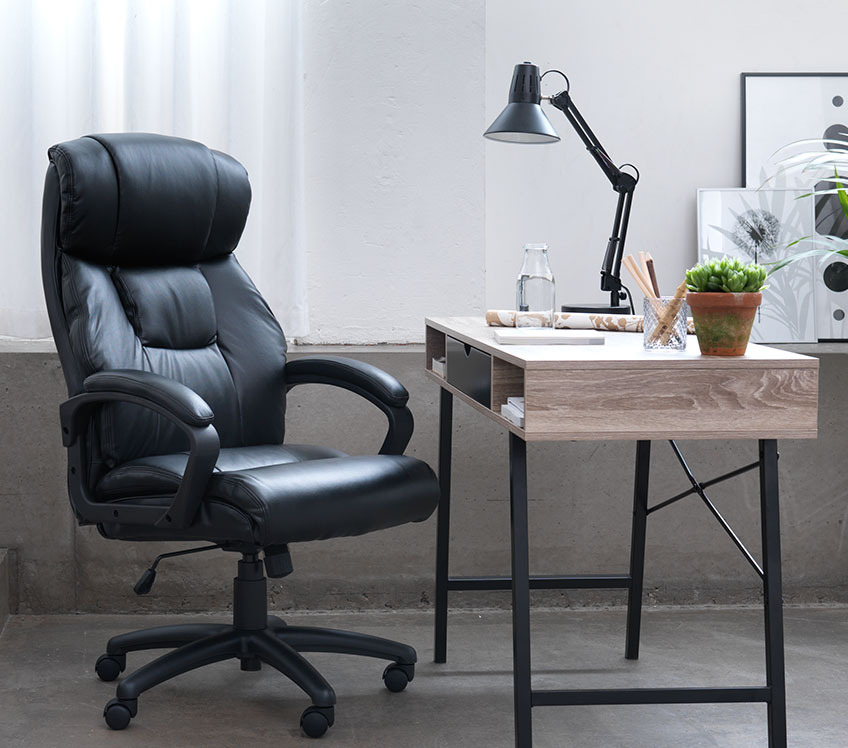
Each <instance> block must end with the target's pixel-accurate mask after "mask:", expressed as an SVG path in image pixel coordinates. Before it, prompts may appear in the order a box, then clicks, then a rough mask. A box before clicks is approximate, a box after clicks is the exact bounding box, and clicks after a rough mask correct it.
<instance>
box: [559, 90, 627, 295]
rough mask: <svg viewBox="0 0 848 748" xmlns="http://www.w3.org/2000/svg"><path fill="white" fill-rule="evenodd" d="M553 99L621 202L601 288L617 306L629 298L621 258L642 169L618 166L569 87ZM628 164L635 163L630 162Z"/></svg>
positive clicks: (616, 212) (602, 268) (619, 202)
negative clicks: (632, 171)
mask: <svg viewBox="0 0 848 748" xmlns="http://www.w3.org/2000/svg"><path fill="white" fill-rule="evenodd" d="M543 77H544V76H543ZM566 80H567V79H566ZM550 102H551V104H552V105H553V106H554V107H556V108H557V109H559V110H560V111H561V112H562V113H563V114H564V115H565V117H566V119H567V120H568V121H569V122H570V123H571V126H572V127H573V128H574V130H575V132H576V133H577V135H578V136H579V137H580V140H582V141H583V145H585V146H586V150H588V151H589V153H591V154H592V157H593V158H594V159H595V161H596V162H597V164H598V166H600V167H601V171H603V173H604V174H605V175H606V177H607V179H608V180H609V181H610V184H611V185H612V188H613V190H615V191H616V192H617V193H618V204H617V205H616V209H615V218H614V220H613V225H612V231H611V232H610V238H609V241H608V242H607V249H606V252H605V253H604V261H603V265H602V266H601V290H602V291H608V292H609V294H610V306H613V307H617V306H619V304H620V302H621V301H622V300H624V299H626V298H627V295H626V294H625V293H623V292H622V290H621V289H622V285H621V258H622V256H623V255H624V243H625V241H626V239H627V226H628V224H629V223H630V206H631V204H632V202H633V192H634V191H635V189H636V184H637V182H638V181H639V171H638V169H636V175H635V176H634V175H632V174H628V173H627V172H624V171H622V170H621V169H619V168H618V167H617V166H616V165H615V163H614V162H613V160H612V159H611V158H610V156H609V154H608V153H607V152H606V150H605V149H604V147H603V146H602V145H601V142H600V141H599V140H598V137H597V136H596V135H595V133H594V132H592V128H590V127H589V125H588V124H587V123H586V120H585V119H583V115H581V114H580V110H578V109H577V107H576V106H575V105H574V101H573V99H572V98H571V96H570V95H569V93H568V91H567V90H565V91H561V92H560V93H558V94H555V95H554V96H551V97H550ZM628 166H632V164H628ZM633 168H634V169H635V168H636V167H633Z"/></svg>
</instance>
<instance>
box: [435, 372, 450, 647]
mask: <svg viewBox="0 0 848 748" xmlns="http://www.w3.org/2000/svg"><path fill="white" fill-rule="evenodd" d="M452 440H453V394H452V393H450V392H448V391H447V390H446V389H444V388H442V389H441V394H440V396H439V488H440V489H441V497H440V499H439V509H438V514H437V515H436V631H435V647H434V654H433V661H434V662H446V661H447V656H448V555H449V550H450V482H451V450H452Z"/></svg>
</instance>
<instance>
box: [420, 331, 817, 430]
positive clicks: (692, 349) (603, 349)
mask: <svg viewBox="0 0 848 748" xmlns="http://www.w3.org/2000/svg"><path fill="white" fill-rule="evenodd" d="M426 326H427V337H426V356H427V363H426V368H427V374H428V376H430V377H431V378H432V379H434V380H435V381H436V382H438V383H439V385H440V386H441V387H444V388H445V389H447V390H449V391H450V392H452V393H453V394H454V395H456V396H457V397H459V398H460V399H462V400H464V401H465V402H467V403H468V404H469V405H471V406H472V407H474V408H476V409H477V410H479V411H481V412H482V413H484V414H485V415H487V416H488V417H489V418H491V419H492V420H494V421H496V422H497V423H499V424H500V425H501V426H503V427H504V428H506V429H508V430H509V431H511V432H512V433H514V434H516V435H517V436H520V437H521V438H523V439H524V440H526V441H559V440H598V439H626V440H639V439H813V438H815V437H816V433H817V418H818V367H819V361H818V359H816V358H813V357H810V356H803V355H801V354H798V353H792V352H790V351H782V350H778V349H777V348H770V347H768V346H763V345H755V344H750V345H749V346H748V351H747V353H746V354H745V355H744V356H740V357H724V356H702V355H701V354H700V352H699V350H698V342H697V340H696V339H695V336H694V335H690V336H688V340H687V348H686V350H685V351H679V352H665V351H663V352H656V351H645V350H644V349H643V346H642V335H641V334H640V333H625V332H605V333H604V335H605V338H606V340H605V344H604V345H499V344H498V343H496V342H495V340H494V334H493V328H491V327H488V326H487V325H486V322H485V320H484V319H482V318H477V317H436V318H431V319H427V320H426ZM446 337H451V338H454V339H455V340H458V341H460V342H461V343H463V344H467V345H468V346H470V347H471V348H475V349H477V351H480V352H482V353H483V354H485V355H488V356H490V357H491V369H490V387H491V390H490V394H491V398H490V402H491V407H487V406H486V405H484V404H482V403H481V402H478V401H477V400H475V399H474V398H473V397H471V396H470V395H469V394H467V393H466V392H464V391H462V390H461V389H459V388H457V387H456V386H454V385H453V384H452V383H451V380H452V378H454V377H452V372H451V371H450V365H448V371H447V373H446V378H444V377H441V376H439V375H438V374H436V373H435V372H433V371H432V359H433V357H434V356H444V355H445V346H446ZM478 358H479V357H478ZM516 396H518V397H521V396H523V397H524V412H525V421H524V428H518V427H517V426H514V425H513V424H512V423H510V422H509V421H507V420H506V419H505V418H503V417H502V416H501V415H500V406H501V405H502V404H503V403H505V402H506V399H507V397H516Z"/></svg>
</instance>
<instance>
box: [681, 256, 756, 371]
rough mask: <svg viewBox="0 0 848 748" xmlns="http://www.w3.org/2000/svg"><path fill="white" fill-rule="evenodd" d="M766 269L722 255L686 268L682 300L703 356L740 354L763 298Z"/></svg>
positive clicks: (743, 350)
mask: <svg viewBox="0 0 848 748" xmlns="http://www.w3.org/2000/svg"><path fill="white" fill-rule="evenodd" d="M766 275H767V271H766V269H765V268H764V267H762V266H761V265H757V264H756V263H755V262H751V263H748V264H747V265H746V264H744V263H742V262H740V261H739V260H737V259H735V258H730V257H722V258H721V259H720V260H719V259H716V260H710V261H709V262H706V263H704V264H701V263H698V264H697V265H695V267H693V268H690V269H689V270H687V271H686V288H687V289H688V290H689V293H688V294H687V295H686V303H687V304H689V308H690V309H691V310H692V317H693V318H694V320H695V334H696V335H697V337H698V345H699V346H700V347H701V353H703V354H704V355H706V356H742V355H744V353H745V349H746V348H747V347H748V338H749V337H750V336H751V328H752V327H753V325H754V317H755V316H756V313H757V307H758V306H759V305H760V303H761V302H762V300H763V295H762V293H761V291H762V290H763V288H765V286H764V285H763V284H764V283H765V280H766Z"/></svg>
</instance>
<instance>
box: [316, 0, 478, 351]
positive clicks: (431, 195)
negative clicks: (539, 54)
mask: <svg viewBox="0 0 848 748" xmlns="http://www.w3.org/2000/svg"><path fill="white" fill-rule="evenodd" d="M484 15H485V13H484V5H483V2H482V0H475V1H474V2H462V3H457V2H452V1H451V0H427V2H409V1H408V0H403V1H402V2H397V1H396V0H331V1H330V2H326V3H323V2H322V3H319V2H316V1H315V0H308V1H307V2H306V4H305V18H304V67H305V70H306V94H305V97H306V102H305V126H304V130H305V139H306V151H305V168H306V212H307V243H308V247H309V256H308V263H309V264H308V273H309V278H310V283H309V307H310V324H311V333H310V335H309V336H308V337H306V338H304V339H303V341H302V342H309V343H378V342H399V343H403V342H410V341H420V340H422V339H423V336H424V316H425V315H428V314H429V315H435V314H475V313H480V312H481V311H482V310H483V295H484V286H485V284H484V275H483V274H484V267H485V259H484V245H483V236H484V224H483V200H484V182H483V180H484V168H483V154H484V143H483V138H481V137H480V133H481V132H482V130H483V129H484V118H485V114H484V110H483V102H484V96H483V92H484V58H485V55H484V24H483V21H484Z"/></svg>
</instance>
